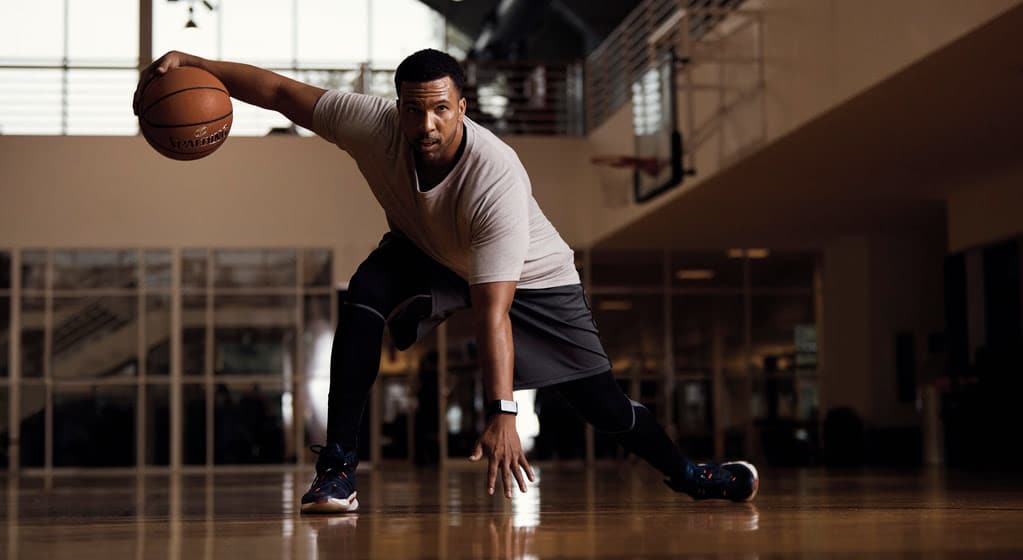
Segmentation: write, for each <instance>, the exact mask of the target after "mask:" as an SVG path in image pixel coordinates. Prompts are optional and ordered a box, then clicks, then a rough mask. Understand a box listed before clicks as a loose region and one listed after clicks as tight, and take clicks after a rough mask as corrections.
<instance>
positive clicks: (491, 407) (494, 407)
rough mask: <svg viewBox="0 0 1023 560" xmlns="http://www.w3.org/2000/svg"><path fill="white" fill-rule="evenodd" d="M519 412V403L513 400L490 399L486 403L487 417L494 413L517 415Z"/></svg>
mask: <svg viewBox="0 0 1023 560" xmlns="http://www.w3.org/2000/svg"><path fill="white" fill-rule="evenodd" d="M518 413H519V404H518V403H517V402H515V401H502V400H496V401H490V404H488V405H487V417H488V418H489V417H491V416H493V415H495V414H511V415H512V416H517V415H518Z"/></svg>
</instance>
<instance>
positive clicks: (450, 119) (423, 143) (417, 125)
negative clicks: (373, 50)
mask: <svg viewBox="0 0 1023 560" xmlns="http://www.w3.org/2000/svg"><path fill="white" fill-rule="evenodd" d="M464 114H465V98H463V97H462V96H461V95H460V94H459V92H458V88H456V87H455V83H454V82H453V81H451V78H448V77H444V78H440V79H438V80H433V81H430V82H402V83H401V89H400V90H399V93H398V115H400V116H399V119H398V122H399V123H400V125H401V132H402V134H403V135H404V136H405V140H406V141H407V142H408V143H409V145H410V146H411V147H412V152H413V153H414V154H415V155H416V158H417V159H418V160H419V161H420V162H423V163H429V164H432V165H446V164H448V163H451V161H452V160H454V158H455V155H456V154H457V153H458V147H459V144H461V141H462V116H463V115H464Z"/></svg>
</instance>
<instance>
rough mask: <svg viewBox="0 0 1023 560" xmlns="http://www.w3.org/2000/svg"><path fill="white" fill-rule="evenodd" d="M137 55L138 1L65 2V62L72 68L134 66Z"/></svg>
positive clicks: (136, 61)
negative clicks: (68, 62)
mask: <svg viewBox="0 0 1023 560" xmlns="http://www.w3.org/2000/svg"><path fill="white" fill-rule="evenodd" d="M155 3H158V2H154V4H155ZM138 52H139V3H138V0H104V1H103V2H99V3H97V2H68V58H69V60H70V61H71V63H72V64H89V65H100V64H118V65H124V66H137V65H138Z"/></svg>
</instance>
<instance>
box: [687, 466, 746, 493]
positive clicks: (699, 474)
mask: <svg viewBox="0 0 1023 560" xmlns="http://www.w3.org/2000/svg"><path fill="white" fill-rule="evenodd" d="M688 471H689V472H688V473H687V475H688V478H689V479H690V480H692V481H693V482H695V486H696V488H694V491H695V492H697V493H699V494H706V493H707V492H708V491H709V490H710V489H711V488H719V489H720V490H721V491H722V492H726V491H727V489H728V488H729V486H730V485H731V484H732V483H733V482H735V479H736V477H735V475H734V474H732V473H731V471H729V470H727V469H724V468H722V467H721V466H720V465H717V464H714V463H705V464H691V465H690V466H689V469H688Z"/></svg>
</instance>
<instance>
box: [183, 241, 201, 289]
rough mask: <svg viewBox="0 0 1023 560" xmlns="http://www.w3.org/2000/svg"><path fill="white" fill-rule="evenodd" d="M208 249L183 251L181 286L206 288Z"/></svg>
mask: <svg viewBox="0 0 1023 560" xmlns="http://www.w3.org/2000/svg"><path fill="white" fill-rule="evenodd" d="M206 263H207V258H206V249H185V250H184V251H181V286H182V287H183V288H201V289H205V288H206V269H207V267H206Z"/></svg>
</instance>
